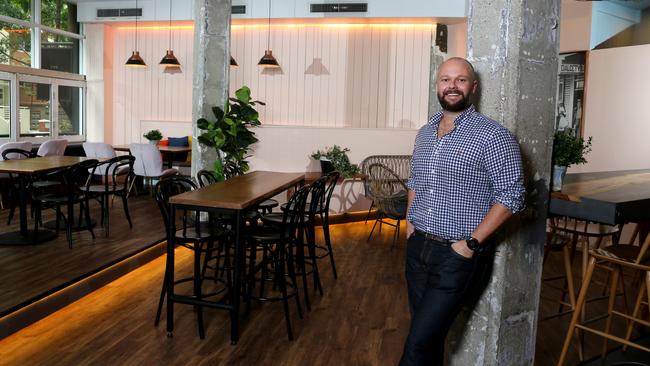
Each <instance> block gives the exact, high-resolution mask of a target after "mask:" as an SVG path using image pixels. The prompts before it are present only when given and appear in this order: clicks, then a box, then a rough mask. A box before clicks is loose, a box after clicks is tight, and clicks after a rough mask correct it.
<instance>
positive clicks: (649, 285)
mask: <svg viewBox="0 0 650 366" xmlns="http://www.w3.org/2000/svg"><path fill="white" fill-rule="evenodd" d="M649 289H650V272H646V275H645V283H642V284H641V287H640V289H639V294H638V295H637V297H636V301H635V303H634V310H633V311H632V317H633V318H638V316H639V311H640V310H641V304H643V298H644V297H645V294H646V291H648V290H649ZM649 304H650V303H649ZM633 330H634V322H633V321H631V320H628V322H627V332H625V340H627V341H629V340H630V338H631V337H632V331H633ZM627 347H628V346H627V345H626V344H624V345H623V351H627Z"/></svg>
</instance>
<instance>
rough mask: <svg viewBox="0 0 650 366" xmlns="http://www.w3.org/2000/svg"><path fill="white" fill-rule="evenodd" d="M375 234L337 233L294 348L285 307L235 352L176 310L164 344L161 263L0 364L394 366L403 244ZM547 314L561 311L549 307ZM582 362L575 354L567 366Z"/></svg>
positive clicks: (99, 294)
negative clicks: (332, 258)
mask: <svg viewBox="0 0 650 366" xmlns="http://www.w3.org/2000/svg"><path fill="white" fill-rule="evenodd" d="M370 228H371V223H368V224H366V225H364V224H363V222H361V223H350V224H340V225H335V226H333V228H332V233H333V237H334V243H335V253H336V259H337V264H338V271H339V279H338V280H336V281H335V280H333V278H332V276H331V270H330V268H329V266H328V265H326V263H323V264H322V265H321V268H322V272H323V278H324V289H325V294H324V296H323V297H320V296H315V298H313V301H314V304H313V308H312V311H311V312H310V313H307V314H306V315H305V317H304V319H298V317H297V315H296V312H295V307H293V306H292V308H291V310H292V315H293V318H292V320H293V324H294V331H295V333H296V337H297V339H296V340H295V341H293V342H290V341H288V340H287V337H286V330H285V327H284V317H283V313H282V305H281V304H279V303H270V304H268V303H267V304H262V305H259V306H255V307H254V308H253V311H252V313H251V315H250V316H249V317H248V318H246V319H245V320H244V321H243V323H244V324H243V334H242V336H241V340H240V342H239V344H237V345H236V346H231V345H230V342H229V329H230V328H229V321H228V319H227V316H226V314H225V313H224V312H220V311H217V310H206V323H207V324H206V329H207V330H206V332H207V335H206V339H205V340H200V339H199V337H198V334H197V328H196V317H195V313H194V312H193V310H192V308H191V307H189V306H183V305H176V307H175V309H176V317H175V319H176V323H175V325H176V328H175V332H174V337H173V338H167V337H166V332H165V326H164V321H163V322H162V324H161V325H160V326H159V327H158V328H156V327H154V326H153V319H154V314H155V309H156V305H157V301H158V295H159V291H160V286H161V280H162V275H163V265H164V258H163V257H161V258H158V259H156V260H154V261H152V262H150V263H149V264H147V265H145V266H143V267H141V268H139V269H137V270H135V271H133V272H132V273H130V274H128V275H127V276H124V277H122V278H120V279H118V280H117V281H114V282H112V283H110V284H109V285H107V286H105V287H103V288H101V289H99V290H97V291H95V292H94V293H92V294H90V295H89V296H86V297H85V298H82V299H81V300H79V301H77V302H75V303H73V304H71V305H70V306H68V307H66V308H64V309H62V310H61V311H58V312H57V313H55V314H53V315H51V316H49V317H47V318H45V319H43V320H42V321H40V322H37V323H35V324H33V325H31V326H29V327H27V328H25V329H23V330H22V331H20V332H18V333H15V334H14V335H12V336H10V337H8V338H5V339H4V340H2V341H0V360H1V361H0V364H2V365H53V364H56V365H96V364H105V365H143V364H146V365H341V366H343V365H396V364H397V362H398V360H399V357H400V355H401V350H402V345H403V342H404V338H405V336H406V333H407V329H408V324H409V317H408V307H407V298H406V287H405V281H404V276H403V271H404V243H403V242H401V243H399V245H398V247H397V248H395V249H392V248H391V242H390V241H391V239H392V235H391V234H392V231H391V230H390V229H389V228H387V230H385V231H384V232H383V233H382V234H381V235H380V236H374V238H375V240H373V241H371V242H366V240H365V239H366V236H367V234H368V231H369V230H370ZM177 253H178V254H177V268H181V269H182V270H183V271H186V272H188V271H189V270H190V267H191V260H192V258H191V256H190V255H189V253H188V251H187V250H185V249H178V250H177ZM559 263H560V262H559V256H554V257H551V258H550V259H549V262H548V266H547V268H549V269H550V270H557V268H559ZM531 281H534V279H531ZM541 307H542V312H548V311H554V310H556V307H555V306H554V305H553V304H549V303H546V302H542V305H541ZM568 321H569V318H568V316H565V317H560V318H556V319H554V320H548V321H544V322H540V323H539V325H538V338H537V340H538V341H537V349H536V361H535V364H536V365H553V364H555V360H556V358H557V355H558V354H559V350H560V347H561V342H562V341H563V339H564V332H565V331H566V324H567V323H568ZM599 350H600V342H596V341H590V342H588V343H587V356H588V357H592V356H595V355H597V354H598V353H599ZM576 361H577V358H576V356H575V351H574V349H572V352H571V355H570V358H569V362H568V364H576Z"/></svg>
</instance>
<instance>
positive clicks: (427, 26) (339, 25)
mask: <svg viewBox="0 0 650 366" xmlns="http://www.w3.org/2000/svg"><path fill="white" fill-rule="evenodd" d="M435 26H436V25H435V24H408V23H398V24H391V23H376V24H374V23H371V24H369V23H324V24H321V23H318V24H310V23H298V24H296V23H289V24H271V28H306V27H320V28H366V27H367V28H424V29H432V28H435ZM267 27H268V24H233V25H231V26H230V28H231V29H233V30H237V29H247V28H267ZM169 28H170V27H169V26H167V25H149V26H138V29H139V30H141V29H143V30H144V29H146V30H163V29H164V30H168V29H169ZM118 29H119V30H134V29H135V27H134V26H122V27H118ZM171 29H188V30H193V29H194V26H193V25H173V26H171Z"/></svg>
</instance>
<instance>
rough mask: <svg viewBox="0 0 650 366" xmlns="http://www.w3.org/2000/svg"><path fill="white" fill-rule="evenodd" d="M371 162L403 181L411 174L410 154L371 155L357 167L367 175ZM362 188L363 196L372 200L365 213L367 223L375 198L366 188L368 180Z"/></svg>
mask: <svg viewBox="0 0 650 366" xmlns="http://www.w3.org/2000/svg"><path fill="white" fill-rule="evenodd" d="M372 164H382V165H383V166H385V167H387V168H388V169H390V170H391V171H392V172H393V173H395V174H396V175H397V176H398V177H399V178H400V179H401V180H402V181H403V182H406V180H407V179H408V178H409V175H410V174H411V155H371V156H368V157H367V158H365V159H363V161H362V162H361V164H360V165H359V167H360V168H361V173H362V174H364V175H365V176H368V170H369V168H370V166H371V165H372ZM363 184H364V190H365V196H366V198H368V199H369V200H371V201H372V204H371V205H370V208H369V209H368V214H367V215H366V223H368V217H370V212H371V211H372V209H373V208H374V207H375V198H374V197H373V196H372V192H370V190H369V188H368V180H364V183H363Z"/></svg>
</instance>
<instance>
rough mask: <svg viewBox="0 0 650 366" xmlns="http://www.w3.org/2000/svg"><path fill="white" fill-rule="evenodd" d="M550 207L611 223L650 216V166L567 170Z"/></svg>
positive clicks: (552, 197)
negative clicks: (587, 171) (573, 171)
mask: <svg viewBox="0 0 650 366" xmlns="http://www.w3.org/2000/svg"><path fill="white" fill-rule="evenodd" d="M549 211H550V212H551V213H554V214H562V215H569V216H572V217H577V218H583V219H588V220H593V221H598V222H604V223H610V224H614V223H622V222H625V221H628V220H642V219H650V170H625V171H612V172H598V173H577V174H567V176H566V179H565V183H564V185H563V186H562V191H561V192H553V193H551V202H550V206H549Z"/></svg>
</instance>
